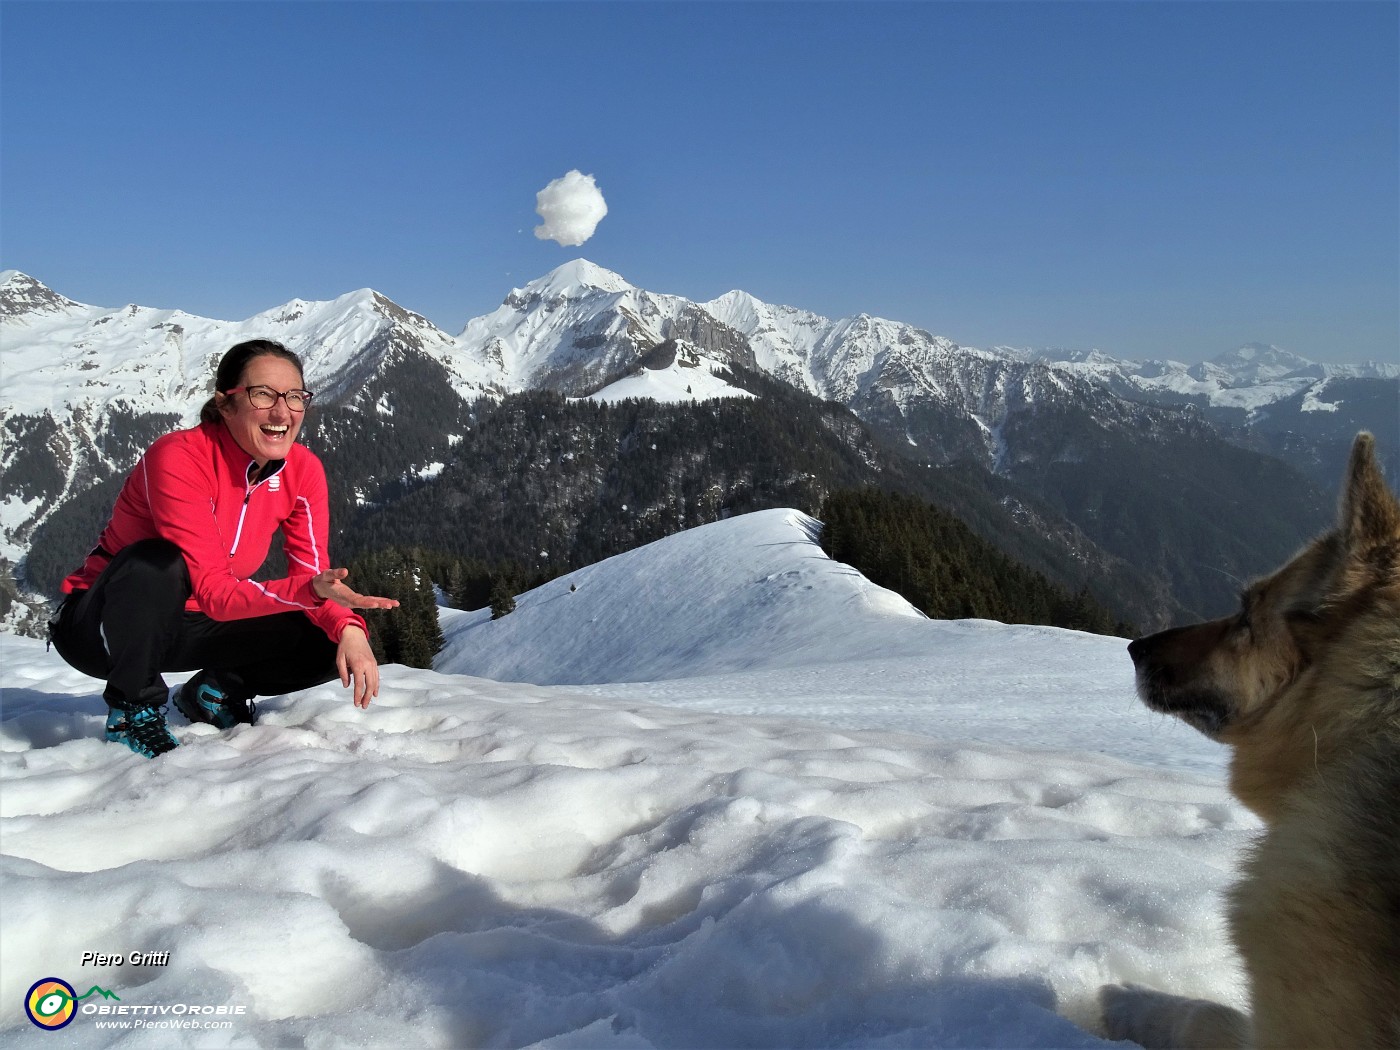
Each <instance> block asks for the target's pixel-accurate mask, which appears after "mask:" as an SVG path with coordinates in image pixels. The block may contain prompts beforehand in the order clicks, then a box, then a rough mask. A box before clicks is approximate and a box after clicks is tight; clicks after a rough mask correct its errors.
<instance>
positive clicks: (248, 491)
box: [228, 462, 282, 560]
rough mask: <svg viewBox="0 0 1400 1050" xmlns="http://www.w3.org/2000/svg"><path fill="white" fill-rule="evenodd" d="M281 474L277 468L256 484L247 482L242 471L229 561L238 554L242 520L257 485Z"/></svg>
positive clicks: (250, 465)
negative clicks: (238, 504)
mask: <svg viewBox="0 0 1400 1050" xmlns="http://www.w3.org/2000/svg"><path fill="white" fill-rule="evenodd" d="M248 466H249V467H252V466H253V463H252V462H250V463H249V464H248ZM259 473H261V471H259ZM281 473H282V468H281V467H278V468H277V469H276V470H275V471H273V472H272V473H271V474H270V475H268V476H267V477H265V478H261V479H259V480H258V481H257V482H256V483H252V482H249V481H248V471H247V470H245V471H243V490H244V491H243V506H242V507H240V508H239V511H238V528H237V529H236V530H234V533H233V546H232V547H231V548H229V552H228V556H229V560H232V559H233V556H234V555H235V554H237V553H238V541H239V540H241V539H242V538H243V519H244V517H245V516H246V515H247V513H248V503H249V501H251V500H252V498H253V492H254V490H255V489H257V487H258V486H259V485H262V484H263V483H264V482H267V481H271V480H272V479H273V478H275V477H277V476H278V475H279V474H281Z"/></svg>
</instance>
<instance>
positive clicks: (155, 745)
mask: <svg viewBox="0 0 1400 1050" xmlns="http://www.w3.org/2000/svg"><path fill="white" fill-rule="evenodd" d="M107 739H108V740H110V741H112V742H113V743H115V744H125V745H126V746H127V747H129V748H131V750H133V751H135V752H136V753H137V754H138V755H144V756H145V757H147V758H155V757H156V756H157V755H163V754H165V753H166V752H167V751H174V750H175V748H177V747H179V746H180V741H178V740H176V739H175V738H174V737H173V736H171V735H170V730H169V729H168V728H167V727H166V725H165V708H164V707H143V708H141V709H140V710H137V711H123V710H122V709H120V708H116V707H114V708H112V710H111V711H109V712H108V713H107Z"/></svg>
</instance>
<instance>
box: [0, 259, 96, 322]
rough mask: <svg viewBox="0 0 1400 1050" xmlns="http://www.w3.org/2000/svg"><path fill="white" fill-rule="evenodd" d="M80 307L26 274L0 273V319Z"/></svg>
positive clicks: (15, 272) (16, 271)
mask: <svg viewBox="0 0 1400 1050" xmlns="http://www.w3.org/2000/svg"><path fill="white" fill-rule="evenodd" d="M81 305H82V304H81V303H75V302H74V301H73V300H72V299H69V298H67V297H66V296H62V295H59V294H58V293H57V292H55V291H54V290H53V289H52V288H49V287H48V286H47V285H45V284H44V283H43V282H42V281H38V280H35V279H34V278H33V277H30V276H29V274H27V273H21V272H20V271H19V270H5V271H3V272H0V317H22V316H23V315H25V314H40V313H56V312H58V311H60V310H70V309H74V308H79V307H81Z"/></svg>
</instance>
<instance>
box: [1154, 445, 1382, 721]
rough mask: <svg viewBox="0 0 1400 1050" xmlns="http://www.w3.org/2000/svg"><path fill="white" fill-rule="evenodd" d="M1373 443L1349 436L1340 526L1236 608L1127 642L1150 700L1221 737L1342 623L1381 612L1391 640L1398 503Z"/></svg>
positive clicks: (1288, 680)
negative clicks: (1224, 614) (1225, 614)
mask: <svg viewBox="0 0 1400 1050" xmlns="http://www.w3.org/2000/svg"><path fill="white" fill-rule="evenodd" d="M1374 446H1375V443H1374V441H1373V439H1372V438H1371V435H1369V434H1361V435H1358V436H1357V438H1356V442H1355V444H1354V445H1353V446H1352V451H1351V458H1350V462H1349V463H1348V466H1347V475H1346V478H1345V479H1344V483H1343V488H1342V497H1341V506H1340V513H1339V516H1338V522H1337V527H1336V529H1334V530H1333V531H1331V532H1329V533H1327V534H1326V535H1324V536H1322V537H1321V538H1319V539H1317V540H1315V541H1314V542H1313V543H1312V544H1311V545H1310V546H1308V547H1307V548H1305V549H1304V550H1303V551H1302V552H1301V553H1300V554H1299V555H1298V556H1297V557H1295V558H1294V559H1293V560H1292V561H1291V562H1289V563H1288V564H1287V565H1285V566H1284V567H1283V568H1282V569H1280V570H1278V571H1277V572H1276V573H1274V574H1273V575H1272V576H1269V577H1267V578H1265V579H1262V580H1259V581H1256V582H1255V583H1253V584H1251V585H1250V586H1249V587H1247V588H1246V589H1245V590H1244V592H1243V593H1242V594H1241V596H1240V608H1239V611H1238V612H1237V613H1235V614H1234V615H1233V616H1228V617H1225V618H1224V619H1220V620H1212V621H1210V622H1209V623H1202V624H1196V625H1194V626H1191V627H1179V628H1175V629H1173V630H1169V631H1163V632H1161V633H1159V634H1154V635H1151V636H1149V637H1147V638H1139V639H1137V640H1136V641H1134V642H1132V643H1131V644H1130V645H1129V646H1128V653H1129V655H1130V656H1131V657H1132V660H1133V664H1134V667H1135V668H1136V671H1137V688H1138V695H1139V696H1141V698H1142V700H1143V702H1144V703H1146V704H1147V706H1149V707H1151V708H1153V709H1154V710H1157V711H1162V712H1165V713H1167V714H1172V715H1176V716H1177V717H1179V718H1181V719H1182V720H1183V721H1185V722H1187V723H1189V724H1190V725H1192V726H1194V727H1195V728H1197V729H1199V730H1200V731H1201V732H1203V733H1205V734H1206V735H1207V736H1210V737H1212V738H1216V739H1221V738H1223V737H1225V736H1226V735H1229V734H1230V731H1231V730H1232V729H1238V728H1240V727H1243V726H1247V725H1248V724H1250V723H1251V722H1253V721H1256V720H1257V719H1259V718H1261V717H1263V716H1264V715H1265V714H1266V713H1267V712H1268V711H1269V709H1270V708H1271V707H1272V706H1274V705H1275V704H1277V702H1278V701H1279V699H1280V698H1281V697H1282V696H1284V695H1285V694H1286V693H1287V691H1288V687H1289V686H1290V685H1291V684H1293V683H1294V682H1295V681H1296V680H1297V679H1298V677H1299V675H1301V674H1302V673H1303V672H1304V671H1306V670H1307V669H1308V668H1309V667H1311V666H1312V665H1313V664H1314V663H1315V662H1317V661H1318V660H1319V659H1322V658H1323V657H1324V656H1325V654H1326V653H1327V651H1328V649H1329V647H1331V646H1332V645H1333V644H1334V643H1335V642H1336V641H1337V640H1338V639H1339V638H1340V637H1341V636H1342V635H1343V634H1344V633H1345V632H1347V631H1348V630H1351V629H1352V628H1354V627H1355V625H1357V624H1358V623H1361V622H1365V621H1367V620H1372V621H1374V620H1375V619H1376V616H1377V613H1379V614H1380V617H1381V619H1380V621H1379V622H1381V623H1389V625H1390V626H1389V631H1390V635H1389V637H1390V641H1389V643H1388V644H1389V645H1390V646H1391V647H1392V649H1394V647H1395V646H1396V645H1397V642H1396V641H1395V638H1394V636H1395V635H1396V634H1397V633H1400V628H1397V627H1396V626H1395V624H1396V622H1397V617H1400V503H1397V502H1396V499H1395V497H1394V496H1393V495H1392V494H1391V493H1390V491H1389V490H1388V489H1387V488H1386V484H1385V479H1384V477H1383V476H1382V474H1381V471H1380V467H1379V465H1378V464H1377V462H1376V458H1375V447H1374ZM1392 656H1393V657H1394V658H1395V659H1396V660H1400V652H1392ZM1395 670H1396V673H1400V668H1397V669H1395Z"/></svg>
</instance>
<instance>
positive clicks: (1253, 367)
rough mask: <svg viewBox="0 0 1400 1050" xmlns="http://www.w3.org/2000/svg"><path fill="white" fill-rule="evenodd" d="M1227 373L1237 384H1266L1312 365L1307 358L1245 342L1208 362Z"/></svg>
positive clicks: (1263, 345) (1277, 348)
mask: <svg viewBox="0 0 1400 1050" xmlns="http://www.w3.org/2000/svg"><path fill="white" fill-rule="evenodd" d="M1209 363H1210V364H1212V365H1215V366H1217V367H1218V368H1220V369H1223V370H1224V371H1226V372H1228V373H1229V374H1230V375H1231V376H1232V377H1233V378H1234V379H1235V380H1236V381H1237V382H1245V383H1261V382H1262V383H1267V382H1269V381H1271V380H1275V379H1282V378H1283V377H1284V376H1287V375H1291V374H1293V373H1296V372H1303V371H1304V370H1306V369H1308V368H1310V367H1311V366H1312V362H1311V361H1309V360H1308V359H1307V358H1306V357H1302V356H1300V355H1298V354H1295V353H1293V352H1292V351H1291V350H1284V349H1282V348H1281V347H1277V346H1273V345H1272V344H1268V343H1246V344H1245V345H1244V346H1241V347H1239V348H1238V349H1235V350H1230V351H1227V352H1226V353H1223V354H1221V355H1220V356H1219V357H1216V358H1214V359H1213V360H1211V361H1210V362H1209Z"/></svg>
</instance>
